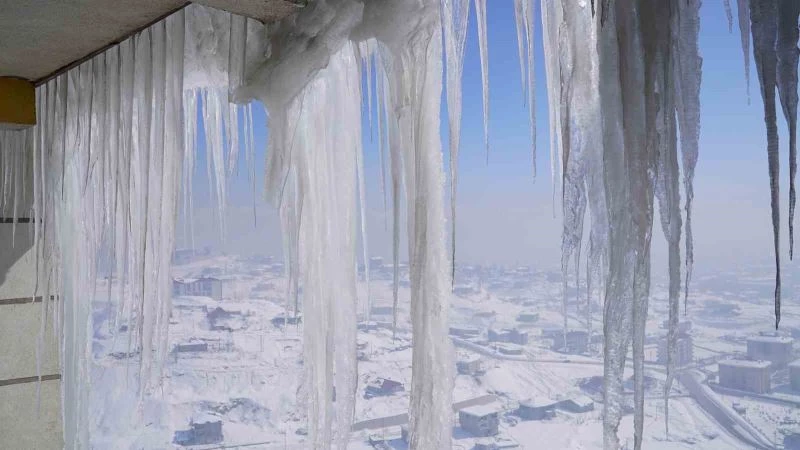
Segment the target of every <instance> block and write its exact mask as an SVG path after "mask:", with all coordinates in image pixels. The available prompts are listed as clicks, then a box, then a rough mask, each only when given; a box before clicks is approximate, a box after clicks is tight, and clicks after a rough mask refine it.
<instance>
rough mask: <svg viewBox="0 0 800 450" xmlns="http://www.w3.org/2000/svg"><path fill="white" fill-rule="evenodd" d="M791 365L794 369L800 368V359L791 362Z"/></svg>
mask: <svg viewBox="0 0 800 450" xmlns="http://www.w3.org/2000/svg"><path fill="white" fill-rule="evenodd" d="M789 367H791V368H793V369H800V359H798V360H795V361H792V362H790V363H789Z"/></svg>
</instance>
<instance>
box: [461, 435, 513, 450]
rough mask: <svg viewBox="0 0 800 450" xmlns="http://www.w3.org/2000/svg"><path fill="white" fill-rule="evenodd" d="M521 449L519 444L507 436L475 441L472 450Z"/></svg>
mask: <svg viewBox="0 0 800 450" xmlns="http://www.w3.org/2000/svg"><path fill="white" fill-rule="evenodd" d="M512 448H520V447H519V443H518V442H517V441H515V440H514V439H512V438H510V437H506V436H495V437H491V438H489V437H484V438H480V439H478V440H477V441H475V445H474V446H473V447H472V450H506V449H512Z"/></svg>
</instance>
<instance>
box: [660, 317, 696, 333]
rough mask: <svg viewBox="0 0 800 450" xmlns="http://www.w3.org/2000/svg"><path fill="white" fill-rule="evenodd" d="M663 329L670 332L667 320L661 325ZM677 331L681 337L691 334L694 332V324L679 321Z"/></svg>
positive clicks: (687, 321)
mask: <svg viewBox="0 0 800 450" xmlns="http://www.w3.org/2000/svg"><path fill="white" fill-rule="evenodd" d="M661 328H664V329H665V330H668V329H669V320H665V321H664V322H662V323H661ZM677 331H678V334H680V335H682V334H689V332H690V331H692V322H691V321H689V320H681V321H679V322H678V330H677Z"/></svg>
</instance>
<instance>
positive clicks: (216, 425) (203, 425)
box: [173, 416, 223, 446]
mask: <svg viewBox="0 0 800 450" xmlns="http://www.w3.org/2000/svg"><path fill="white" fill-rule="evenodd" d="M222 440H223V436H222V421H221V420H219V419H218V418H216V417H211V416H209V417H206V418H201V419H193V420H192V421H191V422H190V423H189V429H188V430H180V431H176V432H175V437H174V439H173V442H174V443H175V444H178V445H183V446H189V445H206V444H218V443H220V442H222Z"/></svg>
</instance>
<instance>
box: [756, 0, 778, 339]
mask: <svg viewBox="0 0 800 450" xmlns="http://www.w3.org/2000/svg"><path fill="white" fill-rule="evenodd" d="M750 20H751V22H752V31H753V53H754V54H755V60H756V71H757V72H758V81H759V83H760V85H761V97H762V99H763V100H764V122H765V123H766V127H767V159H768V163H769V186H770V206H771V208H772V236H773V244H774V246H775V327H776V328H777V327H778V324H779V323H780V320H781V256H780V255H781V253H780V198H779V195H780V189H779V180H778V177H779V171H780V163H779V161H778V157H779V156H780V155H779V154H778V125H777V123H776V122H777V115H776V110H775V107H776V105H775V88H776V79H777V55H776V51H775V50H776V47H775V45H776V39H777V34H778V7H777V3H776V2H775V1H770V0H752V1H751V2H750Z"/></svg>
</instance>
